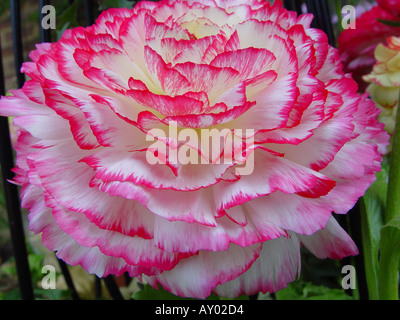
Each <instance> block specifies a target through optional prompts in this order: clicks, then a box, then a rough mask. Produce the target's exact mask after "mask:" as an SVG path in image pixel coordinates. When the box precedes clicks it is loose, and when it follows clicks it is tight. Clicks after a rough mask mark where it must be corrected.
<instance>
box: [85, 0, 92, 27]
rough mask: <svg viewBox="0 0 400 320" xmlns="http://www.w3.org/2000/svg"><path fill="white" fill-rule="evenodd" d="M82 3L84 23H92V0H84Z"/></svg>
mask: <svg viewBox="0 0 400 320" xmlns="http://www.w3.org/2000/svg"><path fill="white" fill-rule="evenodd" d="M84 4H85V15H86V25H87V26H90V25H92V24H93V23H94V13H93V8H94V6H93V1H92V0H85V1H84Z"/></svg>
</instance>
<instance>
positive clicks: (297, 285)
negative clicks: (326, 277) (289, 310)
mask: <svg viewBox="0 0 400 320" xmlns="http://www.w3.org/2000/svg"><path fill="white" fill-rule="evenodd" d="M276 299H277V300H353V298H352V297H350V296H349V295H347V294H346V293H345V292H344V290H343V289H331V288H328V287H325V286H316V285H313V284H312V283H310V282H304V281H296V282H292V283H290V284H289V285H288V286H287V288H285V289H282V290H280V291H278V292H277V293H276Z"/></svg>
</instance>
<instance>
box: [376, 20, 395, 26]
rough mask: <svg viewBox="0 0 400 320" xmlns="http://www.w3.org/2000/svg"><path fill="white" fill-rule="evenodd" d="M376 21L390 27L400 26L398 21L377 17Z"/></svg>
mask: <svg viewBox="0 0 400 320" xmlns="http://www.w3.org/2000/svg"><path fill="white" fill-rule="evenodd" d="M378 21H379V22H381V23H384V24H386V25H388V26H391V27H400V21H393V20H385V19H378Z"/></svg>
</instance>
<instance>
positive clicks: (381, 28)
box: [338, 0, 400, 92]
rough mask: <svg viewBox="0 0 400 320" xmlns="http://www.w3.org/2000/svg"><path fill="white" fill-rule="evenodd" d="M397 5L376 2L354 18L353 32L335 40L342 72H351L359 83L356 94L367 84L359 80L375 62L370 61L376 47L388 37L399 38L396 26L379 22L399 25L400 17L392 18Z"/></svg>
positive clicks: (387, 2) (373, 59) (349, 30)
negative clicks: (395, 22) (354, 26)
mask: <svg viewBox="0 0 400 320" xmlns="http://www.w3.org/2000/svg"><path fill="white" fill-rule="evenodd" d="M397 3H398V1H397V0H395V1H379V3H378V6H375V7H373V8H372V9H371V10H369V11H367V12H365V13H363V14H362V15H361V16H360V17H358V18H357V19H356V28H355V29H346V30H343V31H342V32H341V33H340V35H339V37H338V49H339V52H340V58H341V60H342V63H343V68H344V71H345V72H350V73H352V76H353V78H354V79H355V80H356V81H357V83H358V84H359V91H360V92H364V91H365V89H366V87H367V85H368V84H367V83H365V81H364V80H363V79H362V77H363V76H364V75H366V74H368V73H370V72H371V70H372V66H373V65H374V64H375V62H376V60H375V58H374V50H375V48H376V46H377V45H378V44H379V43H382V42H384V41H386V39H387V38H388V37H389V36H396V35H397V36H398V35H400V28H399V27H394V26H389V25H387V24H385V23H383V22H380V21H379V20H389V21H397V22H400V17H398V16H397V15H396V12H399V11H398V4H397ZM396 8H397V9H396ZM396 10H397V11H396Z"/></svg>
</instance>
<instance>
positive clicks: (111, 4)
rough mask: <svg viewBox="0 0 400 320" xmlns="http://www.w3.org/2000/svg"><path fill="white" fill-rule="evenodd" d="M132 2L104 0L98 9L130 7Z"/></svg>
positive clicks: (126, 0) (132, 4)
mask: <svg viewBox="0 0 400 320" xmlns="http://www.w3.org/2000/svg"><path fill="white" fill-rule="evenodd" d="M133 6H134V2H132V1H128V0H104V1H103V2H102V3H101V5H100V10H106V9H109V8H127V9H132V8H133Z"/></svg>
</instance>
